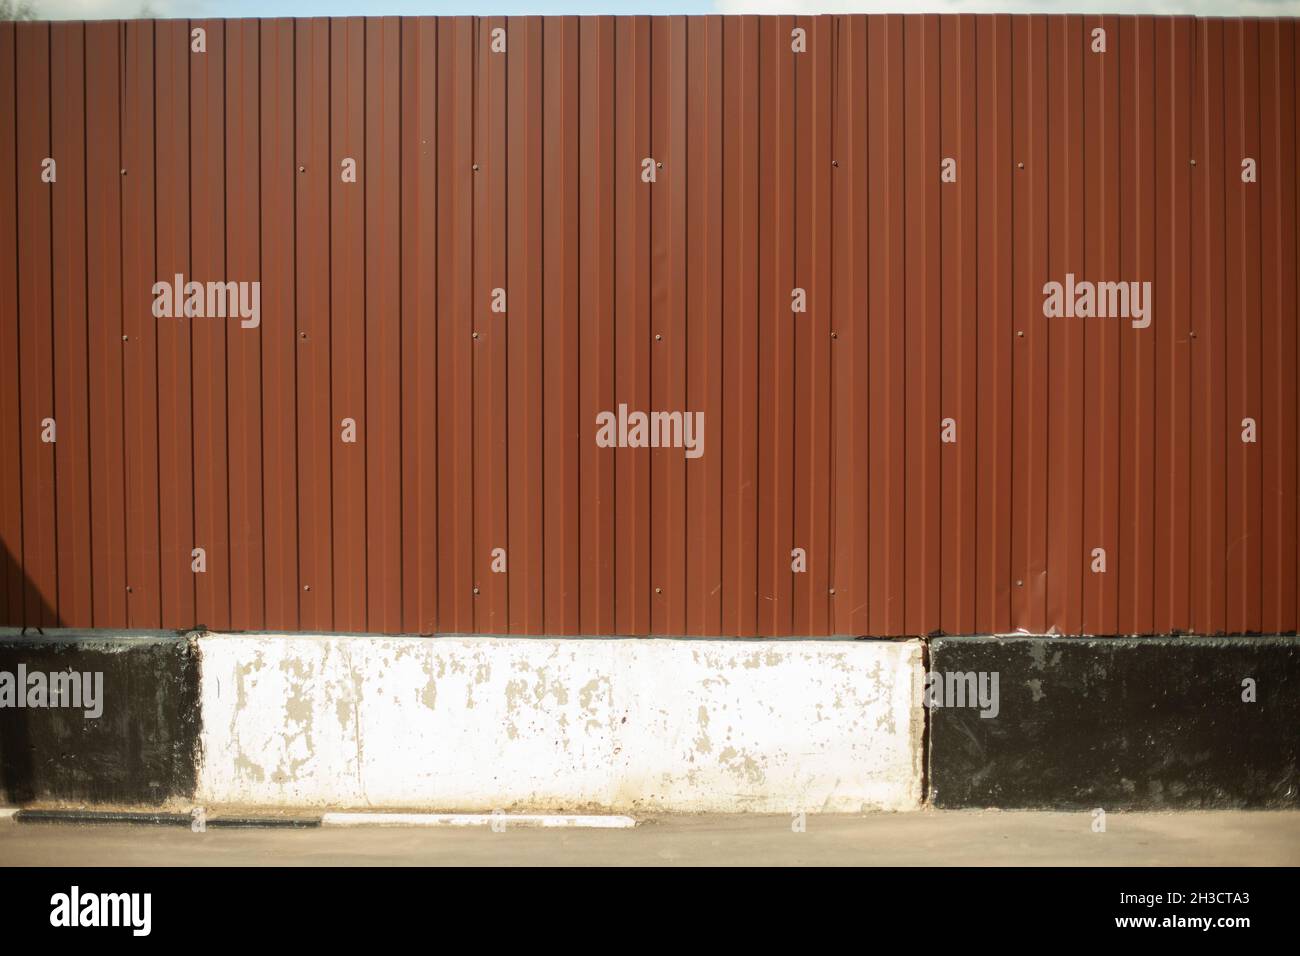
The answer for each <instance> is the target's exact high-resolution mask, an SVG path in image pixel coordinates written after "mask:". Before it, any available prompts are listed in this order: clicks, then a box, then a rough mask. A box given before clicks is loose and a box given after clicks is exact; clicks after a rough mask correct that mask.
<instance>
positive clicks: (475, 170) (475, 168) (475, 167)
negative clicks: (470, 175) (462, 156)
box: [474, 163, 478, 172]
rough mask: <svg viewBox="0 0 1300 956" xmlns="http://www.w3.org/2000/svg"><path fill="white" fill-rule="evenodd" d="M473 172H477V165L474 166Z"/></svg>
mask: <svg viewBox="0 0 1300 956" xmlns="http://www.w3.org/2000/svg"><path fill="white" fill-rule="evenodd" d="M474 172H478V163H475V164H474Z"/></svg>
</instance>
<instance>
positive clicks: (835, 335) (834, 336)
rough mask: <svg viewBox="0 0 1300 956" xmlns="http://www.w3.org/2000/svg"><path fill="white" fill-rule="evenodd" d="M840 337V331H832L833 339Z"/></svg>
mask: <svg viewBox="0 0 1300 956" xmlns="http://www.w3.org/2000/svg"><path fill="white" fill-rule="evenodd" d="M839 337H840V333H838V332H832V333H831V338H833V339H838V338H839Z"/></svg>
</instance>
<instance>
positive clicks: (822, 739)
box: [198, 634, 922, 812]
mask: <svg viewBox="0 0 1300 956" xmlns="http://www.w3.org/2000/svg"><path fill="white" fill-rule="evenodd" d="M199 645H200V650H201V654H202V661H203V666H202V688H201V696H202V703H203V764H202V767H201V770H200V775H199V793H198V798H199V800H200V801H201V802H205V803H209V804H223V803H224V804H246V805H254V806H258V805H293V806H331V807H339V808H361V807H383V808H405V807H419V808H427V809H435V810H467V811H488V812H491V811H493V810H509V809H511V808H521V809H527V810H533V811H546V810H558V809H580V808H595V807H598V808H601V809H606V810H639V811H653V810H660V811H675V812H706V811H707V812H730V811H757V812H792V811H801V810H802V811H806V812H818V811H824V812H856V811H859V810H863V809H889V810H904V809H914V808H916V807H917V806H919V801H920V793H921V780H920V771H921V727H922V713H921V709H920V707H919V704H918V703H917V702H916V701H914V699H913V695H912V687H913V685H914V681H915V680H916V679H917V676H918V673H919V671H920V668H921V654H920V646H919V644H917V643H916V642H886V641H763V640H756V641H704V640H682V639H651V640H631V639H624V640H619V639H551V638H498V637H442V638H418V637H412V638H388V637H345V636H325V637H315V636H303V635H278V634H277V635H229V636H224V635H205V636H203V637H201V638H200V640H199ZM222 685H225V686H226V687H234V688H236V693H233V694H232V693H225V694H222V693H221V692H220V690H219V688H220V687H221V686H222Z"/></svg>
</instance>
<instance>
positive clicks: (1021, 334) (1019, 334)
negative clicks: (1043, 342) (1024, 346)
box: [1016, 329, 1025, 339]
mask: <svg viewBox="0 0 1300 956" xmlns="http://www.w3.org/2000/svg"><path fill="white" fill-rule="evenodd" d="M1024 337H1025V332H1024V330H1023V329H1016V338H1018V339H1023V338H1024Z"/></svg>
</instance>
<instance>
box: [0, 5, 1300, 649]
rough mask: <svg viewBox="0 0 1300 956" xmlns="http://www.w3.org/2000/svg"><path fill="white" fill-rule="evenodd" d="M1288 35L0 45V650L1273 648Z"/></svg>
mask: <svg viewBox="0 0 1300 956" xmlns="http://www.w3.org/2000/svg"><path fill="white" fill-rule="evenodd" d="M1098 30H1100V31H1103V32H1102V33H1100V34H1099V33H1098V32H1097V31H1098ZM195 31H201V32H198V33H196V32H195ZM800 31H802V32H800ZM1296 34H1297V27H1296V21H1294V20H1258V21H1256V20H1198V19H1193V18H1172V19H1161V18H1146V17H1142V18H1134V17H1074V16H1071V17H1065V16H1061V17H1056V16H1024V17H1013V16H961V17H956V16H951V17H949V16H924V17H921V16H916V17H903V16H888V17H886V16H824V17H734V18H719V17H699V18H696V17H689V18H686V17H669V18H631V17H628V18H623V17H619V18H509V19H506V18H499V19H491V18H485V19H471V18H418V19H397V18H382V19H344V20H326V19H312V20H296V21H294V20H264V21H256V20H244V21H220V20H214V21H194V22H187V21H159V22H151V21H132V22H127V23H117V22H98V23H86V24H82V23H57V24H45V23H20V24H17V25H14V24H8V23H7V24H0V542H2V543H3V548H4V551H5V555H4V558H5V564H4V567H3V569H2V570H3V575H4V576H3V580H0V624H6V625H45V626H51V625H56V624H60V625H66V626H78V627H81V626H93V627H103V628H122V627H131V628H158V627H164V628H186V627H190V626H194V625H205V626H208V627H211V628H215V629H236V630H263V629H267V630H292V631H373V632H417V633H441V632H488V633H507V632H509V633H521V634H542V633H549V634H577V633H587V634H633V635H640V634H724V635H742V636H743V635H760V634H761V635H823V634H857V635H881V636H893V635H904V634H909V635H910V634H924V633H934V632H939V631H942V632H945V633H972V632H992V631H999V632H1004V631H1012V630H1017V629H1020V630H1025V631H1029V632H1047V631H1055V632H1060V633H1066V634H1079V633H1096V634H1112V633H1133V632H1136V633H1150V632H1168V631H1188V630H1191V631H1198V632H1210V633H1213V632H1232V633H1236V632H1250V631H1267V632H1274V631H1291V630H1294V629H1295V628H1296V624H1297V605H1296V595H1297V583H1298V582H1297V577H1298V575H1300V560H1298V558H1300V556H1298V554H1297V547H1298V546H1297V461H1296V448H1297V421H1298V413H1300V408H1298V405H1297V402H1298V396H1297V387H1296V369H1297V365H1298V363H1300V355H1298V353H1297V347H1298V343H1297V335H1296V324H1297V323H1296V317H1297V312H1296V305H1297V281H1296V276H1297V271H1298V270H1297V265H1298V262H1297V241H1296V238H1297V237H1296V215H1297V190H1296V185H1297V166H1296V113H1297V110H1296V103H1297V93H1298V91H1300V73H1297V70H1296V66H1295V52H1296V51H1295V46H1296V42H1297V36H1296ZM199 47H201V48H202V49H201V51H198V48H199ZM503 48H504V49H503ZM48 160H53V163H49V162H48ZM349 160H350V161H352V163H353V164H354V166H355V181H352V180H351V179H349V177H348V175H347V166H348V161H349ZM647 160H649V162H646V161H647ZM1248 161H1249V162H1248ZM647 180H652V181H647ZM1067 274H1070V275H1073V276H1075V277H1076V279H1077V281H1079V282H1086V281H1091V282H1130V281H1131V282H1139V283H1140V282H1144V281H1149V282H1150V283H1151V293H1150V298H1149V299H1148V304H1149V306H1150V309H1149V313H1148V315H1149V318H1150V323H1149V325H1147V326H1146V327H1142V326H1141V322H1140V321H1138V320H1137V319H1134V320H1133V321H1130V320H1129V319H1128V318H1113V317H1112V318H1097V317H1093V318H1080V317H1064V316H1062V317H1050V318H1049V317H1047V316H1045V315H1044V298H1045V293H1044V285H1045V283H1047V282H1049V281H1058V282H1062V283H1064V282H1066V281H1067V279H1066V277H1067ZM175 275H181V276H183V277H184V279H185V280H193V281H197V282H200V283H207V282H217V281H220V282H247V283H253V282H257V283H260V287H259V288H260V297H261V298H260V325H258V326H257V327H255V328H245V327H244V326H243V324H242V323H241V321H240V319H239V318H238V317H236V318H233V319H230V318H211V317H207V318H205V317H198V316H195V317H188V318H187V317H181V318H169V317H163V318H155V317H154V312H153V308H154V304H155V292H154V288H153V286H154V283H155V281H159V280H161V281H164V282H168V283H170V282H171V281H172V278H173V276H175ZM796 290H802V292H801V293H800V292H798V291H796ZM1134 291H1136V289H1135V290H1134ZM800 296H802V299H803V305H804V309H803V310H802V311H799V310H798V305H797V301H798V299H799V297H800ZM1135 301H1136V300H1135ZM620 404H622V405H626V406H627V409H629V410H630V411H638V410H639V411H644V412H651V411H679V412H700V413H702V416H703V423H704V429H703V446H702V447H703V449H704V450H703V454H702V455H700V456H699V457H688V456H687V454H686V453H685V452H686V450H685V449H684V448H681V447H675V448H635V447H623V448H609V447H601V445H600V444H598V442H597V431H598V429H597V416H598V415H599V414H600V413H602V412H607V411H614V412H616V411H617V409H618V408H619V406H620ZM348 419H350V420H351V424H352V428H353V434H354V435H355V441H345V437H347V436H348V435H349V433H348V431H347V429H348V423H347V422H345V420H348ZM1248 419H1249V421H1247V420H1248ZM1249 439H1253V440H1249ZM196 549H202V551H201V552H199V553H196ZM498 549H500V550H498ZM796 549H801V551H796ZM196 569H197V570H196Z"/></svg>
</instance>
